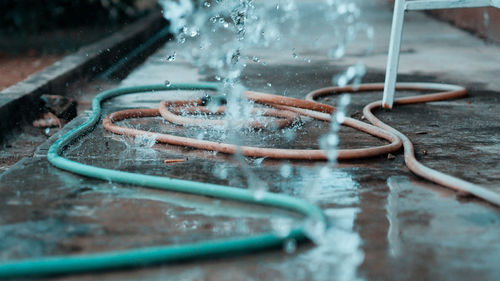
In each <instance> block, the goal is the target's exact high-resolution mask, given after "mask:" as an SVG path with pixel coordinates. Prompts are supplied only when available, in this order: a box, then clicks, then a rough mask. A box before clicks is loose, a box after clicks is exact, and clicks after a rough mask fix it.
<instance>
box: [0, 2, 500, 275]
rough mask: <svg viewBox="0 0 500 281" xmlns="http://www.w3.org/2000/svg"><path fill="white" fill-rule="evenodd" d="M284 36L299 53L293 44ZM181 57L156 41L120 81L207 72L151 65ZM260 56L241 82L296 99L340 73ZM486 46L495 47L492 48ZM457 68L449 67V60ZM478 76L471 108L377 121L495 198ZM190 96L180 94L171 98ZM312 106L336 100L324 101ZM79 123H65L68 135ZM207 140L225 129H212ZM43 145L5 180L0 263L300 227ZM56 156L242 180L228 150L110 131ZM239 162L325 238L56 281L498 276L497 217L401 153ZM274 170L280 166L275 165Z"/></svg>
mask: <svg viewBox="0 0 500 281" xmlns="http://www.w3.org/2000/svg"><path fill="white" fill-rule="evenodd" d="M303 5H304V9H306V10H307V11H309V12H310V13H309V15H314V9H315V8H314V7H311V6H309V5H310V4H307V3H306V4H303ZM316 8H320V7H316ZM386 8H387V7H384V6H380V7H377V9H378V10H374V9H372V10H371V11H370V12H368V11H367V13H369V15H371V16H372V17H373V16H376V17H377V18H378V25H379V26H382V25H383V24H382V22H384V23H385V25H387V26H388V25H389V23H388V22H390V12H387V11H386V10H385V9H386ZM418 19H421V16H420V15H417V19H416V20H415V22H411V20H410V25H411V24H412V23H413V24H415V25H418V24H419V21H418ZM425 20H426V24H432V22H433V21H432V20H429V19H425ZM427 21H429V22H431V23H427ZM433 24H434V25H436V26H438V27H439V26H441V24H440V23H436V22H434V23H433ZM387 28H388V27H387ZM320 31H321V30H320ZM450 32H452V33H450V35H449V37H453V36H454V35H456V34H455V33H453V32H456V33H459V34H460V36H465V38H468V39H467V40H469V41H467V44H470V45H473V44H476V43H477V44H480V43H478V42H479V41H477V40H476V39H474V38H472V37H467V36H466V35H464V34H462V33H461V32H459V31H453V30H452V31H450ZM309 35H310V36H311V37H314V36H313V35H314V34H309ZM417 35H418V34H415V36H417ZM457 36H458V35H457ZM306 42H307V41H306ZM288 43H289V44H291V45H294V44H297V45H296V46H299V47H300V46H301V45H298V44H299V43H300V42H288ZM288 43H287V44H288ZM303 44H305V43H303ZM434 44H437V46H436V45H434V46H428V47H427V48H431V49H432V48H435V49H437V50H439V48H440V47H439V42H436V43H434ZM176 48H178V47H176V46H175V44H167V45H166V46H165V48H163V49H162V50H160V51H159V52H157V53H156V54H155V55H153V56H152V57H151V58H150V59H149V60H148V61H146V62H145V64H144V65H143V66H141V67H140V68H138V69H137V70H136V71H135V72H133V73H132V74H131V75H130V76H129V77H127V78H126V79H125V80H124V81H123V82H122V85H123V86H127V85H138V84H149V83H161V82H162V81H164V80H169V81H172V82H186V81H197V80H200V81H203V80H212V79H213V76H211V75H209V74H207V73H205V74H203V73H200V72H198V70H197V69H196V68H195V67H193V66H191V65H189V64H188V63H187V62H186V61H183V60H182V58H181V56H179V58H178V59H177V60H176V62H175V63H171V64H168V65H165V62H162V60H163V59H164V58H165V56H167V55H169V54H171V53H172V52H173V51H174V50H175V49H176ZM441 48H444V46H441ZM446 48H448V49H450V51H449V52H450V53H451V52H452V51H453V48H452V47H449V46H446ZM478 48H479V47H478ZM416 50H417V52H418V51H419V49H416ZM475 50H476V49H473V50H471V52H474V51H475ZM255 52H256V53H259V54H262V57H266V56H267V57H268V58H267V59H266V62H267V65H265V66H264V65H262V64H252V63H249V65H248V67H247V68H246V70H245V71H244V75H243V83H244V84H245V86H246V87H247V88H250V89H253V90H257V91H265V92H270V93H277V94H286V95H288V96H294V97H303V96H304V95H305V94H306V93H307V92H308V91H311V90H313V89H316V88H320V87H324V86H328V85H330V83H331V82H330V81H331V77H332V76H333V75H334V74H336V73H338V72H339V71H341V70H342V69H343V67H342V66H341V65H336V64H334V63H332V62H331V61H329V60H328V59H327V57H326V56H323V57H322V56H321V54H322V53H321V50H319V51H317V53H316V54H315V55H314V56H315V57H314V58H313V59H312V61H311V62H310V63H308V62H307V61H304V60H302V61H301V62H299V61H297V60H294V59H293V58H292V57H291V54H290V55H288V54H287V55H286V56H285V54H282V55H281V56H278V55H276V56H273V54H276V53H277V52H275V51H273V50H268V51H263V50H256V51H255ZM273 52H274V53H273ZM496 52H497V54H500V49H498V48H497V49H496ZM177 53H178V54H179V53H181V51H179V50H177ZM283 53H284V52H283ZM271 57H272V59H271ZM349 59H352V57H351V56H348V57H347V58H346V60H349ZM467 59H468V58H464V60H467ZM368 60H370V58H368ZM367 66H368V67H369V72H368V75H367V77H366V78H365V82H380V81H382V80H383V72H382V71H381V70H380V69H379V68H377V66H376V65H370V64H367ZM453 71H457V70H456V68H455V67H453V66H450V72H453ZM424 74H425V73H424ZM449 75H450V74H449V73H448V74H446V75H444V76H440V75H436V74H435V73H429V74H428V75H423V74H420V75H403V76H401V80H405V81H431V82H432V81H435V82H440V81H443V82H456V81H454V80H451V81H450V80H448V76H449ZM462 75H463V76H466V75H465V74H462ZM474 75H476V73H471V74H469V80H462V81H461V82H460V84H463V85H466V86H469V88H470V89H471V91H470V95H469V97H467V98H466V99H461V100H456V101H447V102H434V103H429V104H425V105H410V106H404V107H400V108H395V109H394V110H392V111H380V112H378V113H377V115H378V116H380V117H381V119H382V120H385V121H387V122H388V123H389V124H392V125H394V126H395V127H396V128H397V129H400V130H401V131H402V132H403V133H406V134H407V135H408V136H409V137H410V138H411V139H412V140H413V141H414V143H415V145H416V152H417V157H418V158H419V159H420V160H422V162H423V163H424V164H426V165H428V166H430V167H432V168H437V169H439V170H440V171H443V172H447V173H450V174H453V175H456V176H459V177H461V178H464V179H466V180H470V181H473V182H475V183H479V184H483V185H485V186H488V187H490V188H492V189H495V190H497V191H499V192H500V190H499V186H500V153H499V152H500V125H499V124H500V117H499V116H498V114H497V113H498V112H500V95H499V94H498V92H494V91H491V90H489V88H488V87H489V86H487V85H483V84H482V85H478V84H476V83H475V78H474ZM456 79H461V78H456ZM481 79H484V77H482V78H481ZM267 83H271V87H269V86H268V85H267ZM197 94H199V93H194V94H193V93H188V92H177V93H175V96H176V97H179V96H182V97H188V96H192V95H197ZM406 94H409V93H399V94H398V95H406ZM167 96H168V94H163V93H162V94H159V93H157V94H153V95H134V96H128V97H126V98H117V99H114V100H112V101H110V102H108V103H106V104H105V114H107V113H109V112H112V111H115V110H118V109H122V108H134V107H154V106H156V104H157V102H158V101H159V100H161V99H162V98H163V97H167ZM170 96H171V95H170ZM380 96H381V93H364V94H356V95H354V96H353V97H352V103H351V105H350V106H349V114H350V115H352V116H353V117H355V118H361V115H360V114H359V112H360V111H361V109H362V106H363V105H364V104H366V103H368V102H370V101H372V100H375V99H379V98H380ZM323 102H327V103H331V104H334V103H335V99H331V100H329V101H325V100H323ZM85 117H86V116H85V115H83V116H81V117H79V118H77V119H75V120H74V121H73V122H72V123H71V124H69V125H68V126H67V127H66V128H65V129H64V130H68V129H69V128H71V127H74V126H76V125H77V124H78V123H79V122H82V121H83V120H84V118H85ZM123 124H125V125H127V126H133V127H144V128H153V129H154V130H155V131H156V130H158V131H165V132H175V134H179V135H193V136H196V135H198V134H199V132H198V131H196V130H193V129H187V130H184V129H181V128H179V127H176V126H173V125H170V124H167V123H165V122H162V121H161V120H160V119H157V118H149V119H141V120H130V121H125V122H123ZM327 129H328V128H327V125H326V124H324V123H322V122H319V121H308V122H304V123H303V124H301V125H300V126H298V127H297V128H295V130H294V132H295V138H294V139H290V138H287V136H288V135H290V134H289V133H288V134H287V132H278V133H276V132H274V133H269V134H264V133H262V134H261V135H259V134H257V133H254V132H246V133H245V134H244V136H245V141H246V142H248V143H252V144H255V145H266V146H275V147H301V148H305V147H310V148H317V147H318V145H317V138H318V136H321V135H322V134H324V133H325V132H326V131H327ZM204 137H206V138H217V137H220V136H218V135H217V134H214V133H210V132H209V133H207V134H206V135H205V136H204ZM264 137H265V138H264ZM340 138H341V144H340V146H341V147H342V148H351V147H364V146H370V145H373V144H381V143H383V142H382V141H381V140H378V139H375V138H373V137H370V136H367V135H364V134H362V133H359V132H357V131H354V130H352V129H349V128H342V129H341V132H340ZM54 139H55V138H52V139H51V140H49V142H48V143H45V144H43V145H42V146H41V147H39V149H38V150H37V152H36V153H35V155H34V157H30V158H25V159H24V160H23V161H21V162H20V163H18V164H17V165H15V166H14V167H12V168H11V169H9V170H8V171H7V172H5V173H4V174H3V175H2V176H1V178H0V202H1V206H4V207H2V208H0V223H1V225H0V237H2V239H0V260H2V261H5V260H11V259H21V258H27V257H39V256H46V255H55V254H79V253H89V252H98V251H102V250H113V249H125V248H130V247H140V246H150V245H157V244H162V245H166V244H176V243H182V242H189V241H198V240H201V239H213V238H216V237H231V236H235V235H244V234H248V233H256V232H260V231H266V230H274V231H277V232H279V231H283V228H286V227H287V225H290V224H293V223H296V222H297V221H298V219H300V218H296V217H294V216H293V215H291V214H288V213H284V212H282V211H278V210H273V209H270V208H263V207H256V206H251V205H246V204H240V203H234V202H226V201H223V200H222V201H221V200H214V199H211V198H203V197H197V196H187V195H183V194H179V193H174V192H159V191H152V190H149V189H145V188H141V187H137V186H126V185H121V184H115V183H108V182H103V181H99V180H93V179H88V178H84V177H80V176H76V175H73V174H70V173H67V172H63V171H61V170H59V169H57V168H54V167H52V166H51V165H50V164H49V163H48V162H47V160H46V157H45V154H46V150H47V148H48V146H49V144H50V143H51V141H53V140H54ZM424 150H425V151H426V152H425V153H424ZM65 155H66V156H67V157H68V158H70V159H76V160H78V161H81V162H83V163H88V164H93V165H97V166H101V167H107V168H113V169H119V170H126V171H134V172H141V173H147V174H152V175H162V176H168V177H174V178H183V179H189V180H196V181H203V182H213V183H221V184H230V185H234V186H238V187H241V188H246V187H247V186H248V180H247V177H246V176H245V174H244V172H243V170H242V165H241V163H239V162H238V161H237V160H235V159H233V158H232V157H230V156H228V155H224V154H220V153H212V152H204V151H197V150H192V149H185V148H182V147H175V146H168V145H161V144H156V145H154V146H153V147H152V148H149V147H147V146H145V145H141V144H140V143H139V142H137V141H135V140H133V139H131V138H124V137H121V136H116V135H113V134H111V133H109V132H105V131H104V130H103V129H102V127H101V126H99V127H97V128H96V129H95V130H94V131H93V132H92V133H91V134H89V135H88V136H86V137H84V138H82V139H81V140H79V141H78V142H77V143H76V144H74V145H72V146H71V147H70V149H69V150H68V151H67V152H66V154H65ZM184 157H186V158H187V160H186V161H185V162H182V163H175V164H170V165H165V164H164V163H163V160H164V159H167V158H168V159H170V158H184ZM245 161H246V164H247V165H248V169H249V170H251V171H253V172H254V173H255V174H256V175H258V176H259V177H260V178H261V179H262V180H264V181H266V182H267V183H268V185H269V187H270V190H271V191H273V192H281V193H286V194H290V195H292V196H298V197H302V198H307V199H308V200H311V201H313V202H315V203H316V204H318V205H319V206H321V208H322V209H323V210H324V212H325V214H326V215H327V217H328V221H329V224H330V227H329V229H328V231H327V233H326V236H325V242H324V243H322V244H319V245H314V244H312V243H305V244H300V245H298V246H297V247H296V249H295V250H294V247H293V243H291V244H290V243H289V244H287V245H284V247H283V249H275V250H269V251H263V252H258V253H253V254H245V255H235V256H230V257H222V258H217V259H215V258H214V259H205V260H198V261H193V262H185V263H180V264H172V265H162V266H156V267H148V268H143V269H131V270H122V271H114V272H107V273H89V274H82V275H77V276H63V277H55V278H52V279H51V280H95V279H99V280H428V279H429V280H471V279H474V280H498V278H499V276H500V268H499V267H498V261H499V260H500V254H499V253H500V238H499V237H500V210H499V209H498V208H497V207H494V206H491V205H489V204H487V203H484V202H482V201H480V200H476V199H473V198H467V197H461V196H459V195H458V194H456V193H455V192H453V191H450V190H447V189H445V188H442V187H439V186H436V185H434V184H431V183H429V182H427V181H424V180H420V179H419V178H417V177H415V176H414V175H412V174H411V173H410V172H409V171H408V170H407V169H406V168H405V167H404V162H403V156H402V155H401V154H397V155H396V156H395V158H394V159H388V158H387V157H386V156H381V157H375V158H371V159H365V160H357V161H348V162H342V163H340V164H339V165H338V167H336V168H335V169H333V170H330V171H328V174H327V176H326V177H319V176H318V175H319V173H320V172H321V168H322V167H324V166H325V163H324V162H317V163H315V162H306V161H292V162H286V161H285V162H284V161H276V160H271V159H246V160H245ZM284 163H287V164H288V165H289V166H286V167H289V168H290V169H285V170H286V171H284V170H283V168H282V165H283V164H284Z"/></svg>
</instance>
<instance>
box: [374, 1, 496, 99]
mask: <svg viewBox="0 0 500 281" xmlns="http://www.w3.org/2000/svg"><path fill="white" fill-rule="evenodd" d="M486 6H492V7H497V8H500V0H413V1H409V0H396V3H395V4H394V14H393V17H392V28H391V39H390V42H389V55H388V58H387V69H386V72H385V83H384V96H383V99H382V106H383V107H385V108H392V105H393V103H394V94H395V93H394V92H395V90H396V79H397V75H398V66H399V53H400V50H401V39H402V36H403V24H404V14H405V11H407V10H432V9H447V8H470V7H486Z"/></svg>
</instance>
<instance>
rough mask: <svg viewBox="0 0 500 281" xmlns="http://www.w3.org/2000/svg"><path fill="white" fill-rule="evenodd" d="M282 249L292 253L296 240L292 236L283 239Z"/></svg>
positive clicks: (294, 249)
mask: <svg viewBox="0 0 500 281" xmlns="http://www.w3.org/2000/svg"><path fill="white" fill-rule="evenodd" d="M283 250H285V253H287V254H293V253H295V251H296V250H297V241H295V239H293V238H289V239H286V240H285V243H284V244H283Z"/></svg>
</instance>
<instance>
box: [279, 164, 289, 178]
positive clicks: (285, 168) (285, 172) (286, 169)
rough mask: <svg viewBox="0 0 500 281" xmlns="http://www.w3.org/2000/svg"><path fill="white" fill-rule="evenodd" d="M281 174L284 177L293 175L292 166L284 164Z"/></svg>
mask: <svg viewBox="0 0 500 281" xmlns="http://www.w3.org/2000/svg"><path fill="white" fill-rule="evenodd" d="M280 174H281V176H282V177H284V178H288V177H290V176H291V175H292V166H290V165H289V164H283V165H282V166H281V168H280Z"/></svg>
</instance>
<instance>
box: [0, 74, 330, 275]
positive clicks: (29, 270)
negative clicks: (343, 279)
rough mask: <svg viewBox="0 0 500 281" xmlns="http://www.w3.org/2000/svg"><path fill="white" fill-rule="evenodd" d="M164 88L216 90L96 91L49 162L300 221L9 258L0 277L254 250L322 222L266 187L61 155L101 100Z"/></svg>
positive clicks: (299, 236)
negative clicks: (218, 235) (281, 230)
mask: <svg viewBox="0 0 500 281" xmlns="http://www.w3.org/2000/svg"><path fill="white" fill-rule="evenodd" d="M169 90H211V91H217V90H218V85H217V84H213V83H192V84H172V85H170V86H168V87H167V86H164V85H151V86H138V87H127V88H121V89H113V90H109V91H105V92H103V93H101V94H99V95H98V96H96V97H95V98H94V100H93V101H92V114H91V116H90V118H89V119H88V120H87V121H86V122H85V123H83V124H82V125H80V126H78V127H77V128H75V129H73V130H71V131H70V132H68V133H66V134H64V135H63V136H62V137H61V138H59V139H58V140H57V141H56V142H55V143H54V144H53V145H52V146H51V147H50V149H49V151H48V154H47V158H48V160H49V162H50V163H51V164H53V165H54V166H56V167H58V168H60V169H63V170H66V171H68V172H72V173H75V174H78V175H82V176H87V177H91V178H97V179H102V180H105V181H112V182H118V183H124V184H130V185H137V186H143V187H149V188H154V189H163V190H170V191H178V192H183V193H189V194H195V195H201V196H210V197H214V198H218V199H225V200H235V201H241V202H247V203H252V204H258V205H264V206H269V207H275V208H281V209H286V210H289V211H293V212H296V213H299V214H301V215H303V216H304V217H305V219H304V223H303V224H301V225H299V226H295V227H293V228H292V229H291V231H290V232H289V233H288V234H287V235H285V236H282V235H278V234H276V233H273V232H268V233H260V234H252V235H248V236H244V237H233V238H225V239H217V240H210V241H200V242H196V243H190V244H181V245H170V246H155V247H144V248H136V249H128V250H120V251H109V252H102V253H94V254H83V255H71V256H53V257H41V258H34V259H25V260H19V261H10V262H7V263H2V264H0V278H18V277H26V276H43V275H54V274H70V273H77V272H88V271H96V270H105V269H106V270H107V269H113V268H122V267H134V266H144V265H149V264H156V263H163V262H172V261H181V260H187V259H194V258H200V257H206V256H213V255H222V254H228V253H234V252H254V251H256V250H260V249H267V248H272V247H279V246H281V245H282V244H283V243H284V241H286V240H287V239H296V240H298V241H300V240H303V239H305V238H306V226H305V224H306V222H307V223H308V224H310V223H315V224H316V223H317V224H318V225H321V224H323V225H326V221H325V217H324V215H323V213H322V211H321V209H319V208H318V207H317V206H315V205H313V204H311V203H309V202H307V201H305V200H302V199H298V198H293V197H290V196H286V195H281V194H275V193H269V192H265V193H263V194H262V195H260V194H259V197H258V199H257V198H256V196H254V193H253V192H252V191H250V190H246V189H241V188H236V187H230V186H223V185H216V184H210V183H201V182H194V181H188V180H179V179H172V178H167V177H159V176H150V175H144V174H139V173H130V172H123V171H118V170H113V169H106V168H100V167H96V166H91V165H86V164H82V163H79V162H76V161H72V160H69V159H67V158H65V157H63V156H62V153H63V151H64V149H65V148H66V147H67V146H68V145H70V144H71V143H72V142H73V141H75V140H76V139H78V138H80V137H82V136H83V135H85V134H87V133H88V132H90V131H92V130H93V129H94V127H95V126H96V125H97V124H98V122H99V119H100V116H101V104H102V102H104V101H105V100H108V99H110V98H113V97H117V96H122V95H127V94H132V93H140V92H151V91H169Z"/></svg>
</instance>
